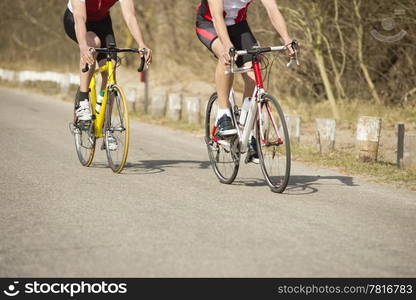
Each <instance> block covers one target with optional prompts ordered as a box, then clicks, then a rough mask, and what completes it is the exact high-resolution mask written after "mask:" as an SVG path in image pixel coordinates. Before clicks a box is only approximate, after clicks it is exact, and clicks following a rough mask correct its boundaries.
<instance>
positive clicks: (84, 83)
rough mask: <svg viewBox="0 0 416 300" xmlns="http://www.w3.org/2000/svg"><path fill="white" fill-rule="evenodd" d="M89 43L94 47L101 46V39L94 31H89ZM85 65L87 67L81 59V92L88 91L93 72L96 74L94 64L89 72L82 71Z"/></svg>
mask: <svg viewBox="0 0 416 300" xmlns="http://www.w3.org/2000/svg"><path fill="white" fill-rule="evenodd" d="M87 44H88V46H89V47H92V48H99V47H101V42H100V39H99V38H98V36H97V35H96V34H95V33H94V32H92V31H88V32H87ZM84 67H85V64H84V63H83V62H82V61H81V59H80V63H79V68H80V85H79V89H80V91H81V92H85V93H88V88H89V87H88V86H89V82H90V80H91V76H92V74H94V70H95V66H94V65H93V66H91V67H90V70H89V71H88V72H85V73H84V72H82V69H83V68H84Z"/></svg>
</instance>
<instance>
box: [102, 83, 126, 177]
mask: <svg viewBox="0 0 416 300" xmlns="http://www.w3.org/2000/svg"><path fill="white" fill-rule="evenodd" d="M104 132H105V135H104V143H105V150H106V154H107V160H108V165H109V166H110V168H111V170H113V172H114V173H120V172H121V171H122V170H123V168H124V166H125V164H126V161H127V154H128V150H129V114H128V108H127V102H126V96H125V95H124V93H123V91H122V90H121V88H120V87H118V86H117V85H114V86H112V87H111V88H110V89H109V91H108V101H107V106H106V112H105V127H104Z"/></svg>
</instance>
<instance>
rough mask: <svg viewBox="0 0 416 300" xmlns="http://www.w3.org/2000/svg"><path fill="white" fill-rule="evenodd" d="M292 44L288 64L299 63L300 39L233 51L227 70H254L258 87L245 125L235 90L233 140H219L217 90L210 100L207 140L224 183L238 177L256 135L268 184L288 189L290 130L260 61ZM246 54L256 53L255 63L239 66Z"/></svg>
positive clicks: (219, 177) (232, 94) (233, 72)
mask: <svg viewBox="0 0 416 300" xmlns="http://www.w3.org/2000/svg"><path fill="white" fill-rule="evenodd" d="M289 47H291V48H292V49H293V55H291V59H290V62H289V63H288V65H287V66H288V67H291V66H294V65H299V61H298V49H299V47H298V43H297V41H293V42H292V43H291V44H289V45H287V46H276V47H262V48H260V47H255V48H253V49H249V50H238V51H236V50H231V51H230V57H231V67H230V70H229V72H227V73H230V74H235V73H244V72H251V71H254V75H255V79H256V87H255V90H254V93H253V96H252V98H251V99H252V100H251V103H250V107H249V110H248V114H247V117H246V119H245V122H244V124H241V123H240V120H239V115H240V112H241V110H240V109H239V107H238V106H237V105H236V102H235V96H234V91H233V90H231V92H230V97H229V101H230V108H231V112H232V119H233V122H234V125H235V127H236V128H237V132H238V133H237V135H236V136H234V137H232V138H229V139H219V138H218V137H217V135H216V131H217V127H216V124H215V120H216V115H217V110H218V103H217V102H218V101H217V93H214V94H213V95H212V96H211V97H210V99H209V101H208V105H207V110H206V118H205V142H206V144H207V148H208V155H209V158H210V161H211V165H212V168H213V170H214V173H215V175H216V176H217V177H218V179H219V181H220V182H222V183H225V184H231V183H232V182H233V181H234V180H235V178H236V176H237V173H238V169H239V166H240V157H241V155H242V154H244V153H248V149H249V147H248V144H249V141H250V137H251V136H252V135H253V136H254V137H255V140H256V143H257V150H258V154H259V161H260V165H261V169H262V172H263V175H264V178H265V180H266V182H267V184H268V186H269V187H270V189H271V190H272V191H273V192H276V193H282V192H283V191H284V190H285V189H286V187H287V185H288V183H289V177H290V167H291V155H290V140H289V133H288V130H287V125H286V121H285V116H284V114H283V111H282V109H281V107H280V105H279V103H278V101H277V100H276V99H275V98H274V97H272V96H271V95H269V94H267V92H266V91H265V89H264V84H263V77H262V73H261V67H260V60H261V58H262V54H264V53H267V52H275V51H287V50H288V49H289ZM246 54H251V55H252V56H253V59H252V66H251V67H241V68H236V67H235V60H236V59H237V57H238V56H241V55H246ZM253 130H254V131H253ZM247 157H248V155H247ZM247 162H248V159H247V158H246V163H247Z"/></svg>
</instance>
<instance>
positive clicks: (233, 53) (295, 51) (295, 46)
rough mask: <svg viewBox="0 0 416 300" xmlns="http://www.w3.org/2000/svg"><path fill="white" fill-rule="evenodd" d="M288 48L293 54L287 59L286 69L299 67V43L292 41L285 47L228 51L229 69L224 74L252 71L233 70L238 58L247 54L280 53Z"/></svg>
mask: <svg viewBox="0 0 416 300" xmlns="http://www.w3.org/2000/svg"><path fill="white" fill-rule="evenodd" d="M289 47H290V48H291V49H292V51H293V53H292V54H290V57H289V59H290V60H289V63H288V64H287V67H288V68H291V67H293V66H294V65H297V66H299V65H300V63H299V59H298V54H299V43H298V41H296V40H293V41H292V42H291V43H290V44H288V45H285V46H273V47H254V48H252V49H247V50H235V49H230V57H231V67H230V70H229V71H227V72H226V74H230V73H245V72H248V71H250V70H251V69H252V68H251V67H241V68H234V64H235V61H236V59H237V57H238V56H241V55H247V54H250V55H259V54H262V53H267V52H282V51H286V50H289V49H290V48H289Z"/></svg>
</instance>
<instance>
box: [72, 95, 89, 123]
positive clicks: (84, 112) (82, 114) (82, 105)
mask: <svg viewBox="0 0 416 300" xmlns="http://www.w3.org/2000/svg"><path fill="white" fill-rule="evenodd" d="M75 115H76V116H77V119H78V121H91V110H90V102H89V101H88V100H87V99H85V100H83V101H80V102H79V107H78V108H77V109H76V111H75Z"/></svg>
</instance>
